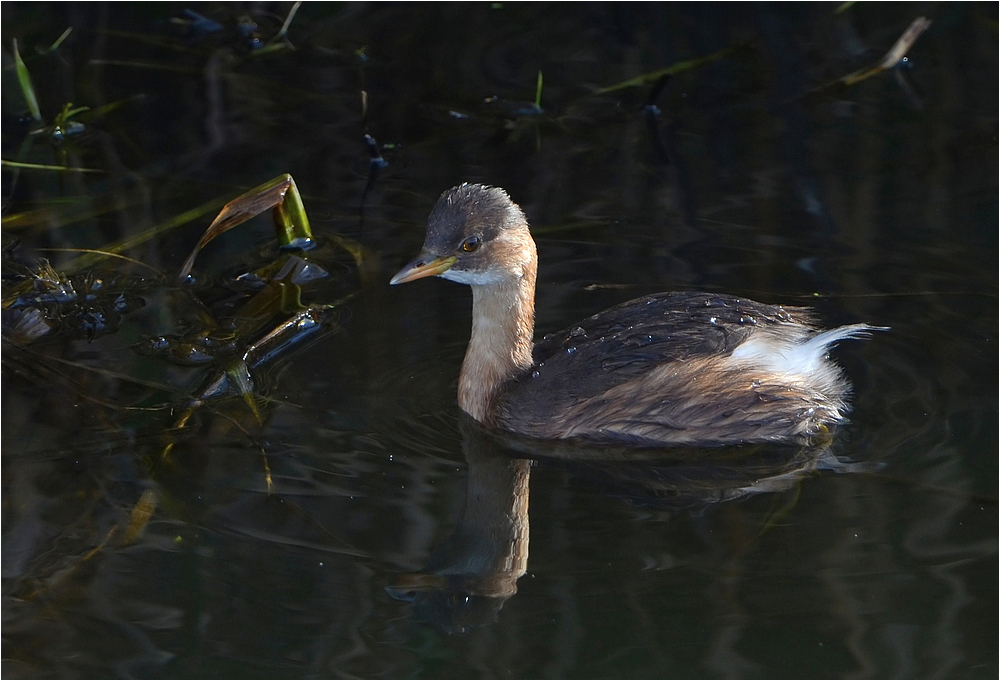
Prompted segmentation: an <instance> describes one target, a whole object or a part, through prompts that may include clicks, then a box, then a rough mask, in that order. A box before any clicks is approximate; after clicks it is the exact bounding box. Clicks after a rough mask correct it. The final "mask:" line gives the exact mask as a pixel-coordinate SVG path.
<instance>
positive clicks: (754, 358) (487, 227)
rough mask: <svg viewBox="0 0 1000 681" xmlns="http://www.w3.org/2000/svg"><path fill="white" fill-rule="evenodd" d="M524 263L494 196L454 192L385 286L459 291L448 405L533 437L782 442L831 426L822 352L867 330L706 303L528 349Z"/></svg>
mask: <svg viewBox="0 0 1000 681" xmlns="http://www.w3.org/2000/svg"><path fill="white" fill-rule="evenodd" d="M537 269H538V260H537V256H536V253H535V243H534V241H533V240H532V238H531V234H530V232H529V230H528V222H527V220H526V219H525V217H524V213H523V212H522V211H521V209H520V208H519V207H518V206H517V204H515V203H514V202H513V201H511V199H510V197H508V196H507V193H506V192H504V191H503V190H502V189H499V188H496V187H486V186H483V185H469V184H463V185H461V186H459V187H454V188H452V189H449V190H448V191H446V192H445V193H444V194H442V195H441V198H440V199H439V200H438V202H437V204H436V205H435V206H434V208H433V210H432V211H431V214H430V217H429V218H428V227H427V236H426V239H425V240H424V247H423V250H422V251H421V253H420V255H418V256H417V258H416V259H414V260H413V261H412V262H411V263H410V264H408V265H407V266H406V267H404V268H403V269H402V270H401V271H400V272H399V273H398V274H396V276H395V277H393V279H392V282H391V283H393V284H400V283H404V282H407V281H412V280H414V279H419V278H421V277H427V276H432V275H438V276H441V277H444V278H446V279H451V280H452V281H457V282H460V283H463V284H468V285H470V286H471V287H472V294H473V305H472V335H471V338H470V340H469V347H468V350H467V351H466V354H465V360H464V361H463V363H462V371H461V375H460V377H459V390H458V403H459V406H460V407H461V408H462V409H463V410H465V411H466V412H468V413H469V414H470V415H471V416H472V417H473V418H475V419H476V420H478V421H480V422H482V423H483V424H485V425H487V426H490V427H494V428H500V429H503V430H507V431H511V432H514V433H519V434H522V435H527V436H529V437H534V438H542V439H556V438H580V439H585V440H590V441H596V442H616V443H625V444H635V445H639V446H656V445H696V446H718V445H733V444H742V443H748V442H791V441H798V440H802V439H805V438H808V437H809V436H811V435H815V434H817V433H820V432H822V431H823V430H824V429H825V427H826V426H828V425H832V424H835V423H838V422H840V421H843V420H844V413H845V411H846V410H847V404H846V401H845V400H846V397H847V395H848V392H849V385H848V383H847V381H846V380H845V379H844V377H843V375H842V373H841V371H840V369H839V368H838V367H837V366H836V365H835V364H833V363H832V362H831V361H829V359H828V357H827V351H828V349H829V347H830V346H832V345H833V344H835V343H836V342H837V341H840V340H843V339H845V338H858V337H862V336H865V335H866V334H867V332H869V331H871V330H873V329H875V328H876V327H869V326H867V325H865V324H854V325H850V326H844V327H840V328H837V329H832V330H829V331H820V330H819V329H818V328H817V327H816V325H815V321H814V320H813V317H812V315H811V313H810V312H809V311H808V310H806V309H803V308H795V307H780V306H776V305H765V304H763V303H757V302H754V301H752V300H746V299H741V298H735V297H733V296H727V295H719V294H708V293H660V294H656V295H652V296H646V297H644V298H638V299H636V300H632V301H629V302H627V303H623V304H621V305H617V306H615V307H612V308H610V309H608V310H605V311H604V312H601V313H599V314H596V315H594V316H593V317H590V318H589V319H586V320H584V321H582V322H580V323H579V324H577V325H575V326H573V327H571V328H569V329H567V330H565V331H562V332H560V333H557V334H553V335H551V336H549V337H546V338H545V339H543V340H541V341H540V342H538V343H533V342H532V339H533V334H534V301H535V278H536V274H537Z"/></svg>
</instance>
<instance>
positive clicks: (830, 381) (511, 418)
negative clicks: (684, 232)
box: [496, 293, 869, 446]
mask: <svg viewBox="0 0 1000 681" xmlns="http://www.w3.org/2000/svg"><path fill="white" fill-rule="evenodd" d="M868 329H869V327H867V326H866V325H863V324H859V325H853V326H846V327H841V328H839V329H834V330H831V331H823V332H821V331H818V330H817V329H816V327H815V324H814V321H813V317H812V315H811V314H810V312H809V311H808V310H805V309H803V308H793V307H779V306H775V305H765V304H763V303H757V302H754V301H752V300H746V299H743V298H736V297H733V296H727V295H719V294H709V293H662V294H657V295H652V296H646V297H643V298H638V299H636V300H632V301H629V302H627V303H623V304H621V305H618V306H616V307H612V308H610V309H608V310H605V311H604V312H601V313H599V314H596V315H594V316H593V317H590V318H588V319H586V320H584V321H582V322H580V323H579V324H577V325H575V326H573V327H571V328H569V329H566V330H564V331H561V332H559V333H556V334H553V335H551V336H547V337H546V338H545V339H543V340H542V341H540V342H539V343H537V344H536V345H535V347H534V351H533V361H534V366H533V367H532V370H531V371H530V372H528V373H527V374H525V375H524V376H522V377H519V378H518V379H515V380H513V381H510V382H509V383H507V384H506V385H505V386H504V387H503V388H502V391H501V394H500V395H499V396H498V403H497V405H496V409H497V418H496V421H497V425H499V426H500V427H502V428H505V429H507V430H511V431H514V432H518V433H522V434H525V435H528V436H531V437H539V438H546V439H552V438H572V437H580V438H586V439H588V440H596V441H601V440H604V441H609V442H628V443H634V444H647V445H672V444H676V445H704V446H721V445H732V444H740V443H745V442H769V441H774V442H778V441H783V442H784V441H789V440H794V439H801V438H804V437H808V436H810V435H814V434H816V433H818V432H821V431H822V430H823V428H824V426H826V425H828V424H832V423H836V422H838V421H840V420H842V419H843V413H844V412H845V411H846V404H845V402H844V398H845V396H846V395H847V393H848V391H849V386H848V384H847V382H846V381H845V380H844V378H843V376H842V374H841V372H840V370H839V368H838V367H837V366H836V365H834V364H833V363H832V362H830V361H829V360H828V359H827V351H828V348H829V346H830V345H831V344H833V343H835V342H837V341H838V340H842V339H844V338H851V337H857V336H859V335H863V334H864V333H865V332H866V331H867V330H868Z"/></svg>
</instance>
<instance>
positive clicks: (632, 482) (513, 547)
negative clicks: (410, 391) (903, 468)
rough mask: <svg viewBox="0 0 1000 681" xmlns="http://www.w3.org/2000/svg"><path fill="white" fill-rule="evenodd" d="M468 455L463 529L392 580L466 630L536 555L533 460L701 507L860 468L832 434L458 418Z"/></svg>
mask: <svg viewBox="0 0 1000 681" xmlns="http://www.w3.org/2000/svg"><path fill="white" fill-rule="evenodd" d="M459 426H460V430H461V433H462V451H463V453H464V454H465V458H466V462H467V463H468V467H469V469H468V483H467V489H466V501H465V507H464V509H463V511H462V515H461V518H460V519H459V521H458V525H457V526H456V528H455V530H454V532H453V533H452V534H451V536H449V537H448V539H447V540H445V541H444V542H443V543H442V544H441V545H440V546H439V547H437V549H436V550H435V551H434V552H433V553H432V555H431V557H430V559H429V560H428V562H427V566H426V567H425V568H424V569H423V570H422V571H420V572H415V573H406V574H401V575H397V576H396V578H395V579H394V580H393V582H392V584H391V585H390V586H388V587H386V591H387V592H388V594H389V595H390V596H391V597H392V598H394V599H396V600H399V601H406V602H409V603H411V604H413V607H414V609H415V611H416V614H417V617H418V618H419V619H421V620H424V621H426V622H429V623H431V624H433V625H434V626H436V627H438V628H439V629H441V630H442V631H444V632H447V633H450V634H464V633H468V632H469V631H470V630H472V629H474V628H476V627H481V626H485V625H489V624H492V623H494V622H496V621H497V618H498V616H499V613H500V610H501V608H503V605H504V603H505V602H506V601H507V599H508V598H510V597H511V596H513V595H514V594H515V593H516V592H517V580H518V579H519V578H520V577H521V576H522V575H524V574H525V571H526V570H527V564H528V478H529V469H530V466H531V463H532V461H538V462H539V463H540V464H541V465H553V466H559V467H562V468H565V469H567V470H568V471H569V472H571V473H572V474H573V475H574V477H576V478H582V479H584V480H587V481H590V482H591V483H593V485H594V486H596V487H597V488H599V489H600V490H601V492H602V493H604V494H606V495H608V496H612V497H618V498H621V499H624V500H625V501H626V502H627V503H630V504H636V505H641V506H647V507H652V508H659V509H664V510H672V511H682V510H686V511H689V512H698V511H700V510H704V509H706V508H708V507H709V506H711V505H714V504H718V503H721V502H728V501H733V500H736V499H740V498H744V497H748V496H751V495H754V494H760V493H774V492H782V491H785V490H790V489H794V488H795V487H796V485H797V484H798V483H799V481H800V480H801V479H802V478H803V477H804V476H806V475H809V474H811V473H814V472H816V471H818V470H834V471H838V472H852V471H856V470H860V469H862V468H864V464H856V463H847V462H844V461H842V460H840V459H838V458H837V457H836V456H835V455H833V454H832V453H831V451H830V443H831V438H830V437H829V436H828V437H826V438H824V439H822V440H820V441H814V442H812V443H810V444H808V445H802V446H779V445H761V446H746V447H733V448H721V449H720V448H713V449H675V450H663V449H660V450H636V449H635V448H633V447H622V448H614V447H607V446H605V447H595V446H593V445H590V446H588V445H586V444H580V443H574V442H568V441H558V442H551V441H540V440H534V439H531V438H521V437H518V436H516V435H511V434H509V433H500V432H496V431H490V430H487V429H485V428H484V427H483V426H482V425H480V424H478V423H476V422H475V421H474V420H473V419H472V418H471V417H468V416H467V415H464V414H463V415H462V417H461V420H460V422H459Z"/></svg>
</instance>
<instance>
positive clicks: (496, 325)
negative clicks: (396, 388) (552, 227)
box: [458, 239, 538, 424]
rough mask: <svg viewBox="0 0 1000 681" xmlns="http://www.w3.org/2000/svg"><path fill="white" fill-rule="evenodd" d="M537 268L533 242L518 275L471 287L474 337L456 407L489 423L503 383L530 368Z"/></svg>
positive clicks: (467, 353)
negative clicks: (528, 255) (492, 408)
mask: <svg viewBox="0 0 1000 681" xmlns="http://www.w3.org/2000/svg"><path fill="white" fill-rule="evenodd" d="M529 241H530V239H529ZM537 273H538V260H537V256H536V255H535V248H534V243H531V248H530V258H526V260H525V262H524V265H523V269H522V271H521V274H520V276H519V277H515V278H510V279H504V280H503V281H502V282H499V283H490V284H482V285H473V286H472V336H471V338H470V339H469V348H468V349H467V350H466V352H465V360H464V361H463V362H462V373H461V375H460V376H459V379H458V406H459V407H461V408H462V410H463V411H465V412H466V413H468V414H469V415H470V416H472V417H473V418H474V419H476V420H477V421H479V422H481V423H486V424H490V422H491V417H492V412H491V407H492V405H493V402H494V399H495V397H496V395H497V393H498V391H499V390H500V388H501V386H502V385H503V384H504V382H505V381H507V380H508V379H510V378H513V377H514V376H517V375H519V374H521V373H523V372H525V371H527V370H528V369H529V368H530V367H531V350H532V347H533V343H532V339H533V338H534V333H535V279H536V277H537Z"/></svg>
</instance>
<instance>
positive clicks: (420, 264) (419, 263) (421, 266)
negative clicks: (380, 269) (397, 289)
mask: <svg viewBox="0 0 1000 681" xmlns="http://www.w3.org/2000/svg"><path fill="white" fill-rule="evenodd" d="M454 264H455V256H453V255H442V256H434V255H431V254H430V253H427V252H426V251H421V253H420V255H418V256H417V257H416V258H414V259H413V261H412V262H411V263H410V264H408V265H407V266H406V267H404V268H403V269H401V270H400V271H399V272H396V276H394V277H393V278H392V279H390V280H389V283H390V284H393V285H395V284H405V283H406V282H408V281H413V280H414V279H423V278H424V277H433V276H435V275H437V274H441V273H442V272H447V271H448V269H449V268H450V267H451V266H452V265H454Z"/></svg>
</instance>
